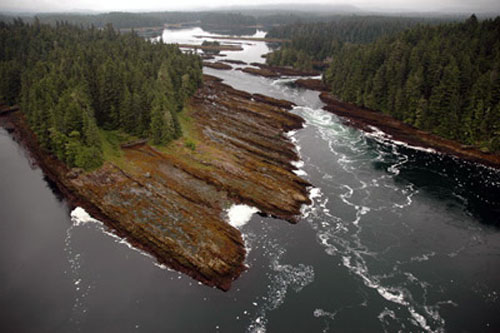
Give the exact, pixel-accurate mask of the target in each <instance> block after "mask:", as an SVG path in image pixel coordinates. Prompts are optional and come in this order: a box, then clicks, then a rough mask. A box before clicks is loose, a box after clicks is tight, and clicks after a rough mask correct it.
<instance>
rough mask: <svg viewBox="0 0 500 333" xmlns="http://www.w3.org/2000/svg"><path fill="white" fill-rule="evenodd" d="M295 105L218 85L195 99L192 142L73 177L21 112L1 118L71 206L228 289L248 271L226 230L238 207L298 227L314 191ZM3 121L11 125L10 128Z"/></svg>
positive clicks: (209, 81) (189, 124)
mask: <svg viewBox="0 0 500 333" xmlns="http://www.w3.org/2000/svg"><path fill="white" fill-rule="evenodd" d="M284 107H286V108H290V107H291V104H290V103H288V104H287V103H285V102H284V101H279V100H274V99H272V98H269V97H265V98H264V97H262V96H259V95H251V94H249V93H246V92H243V91H238V90H235V89H233V88H231V87H230V86H227V85H225V84H223V83H221V82H220V80H219V79H216V78H214V77H210V76H205V84H204V87H203V88H202V89H201V90H200V91H198V93H197V94H196V95H195V96H194V97H193V99H192V102H191V104H190V108H189V111H187V114H186V115H184V117H186V119H188V120H189V121H188V120H186V124H185V126H186V128H185V132H186V136H188V137H189V140H192V141H191V142H190V143H191V144H189V145H188V144H187V142H184V140H185V139H184V138H181V139H179V140H177V141H175V142H173V143H171V144H170V145H169V146H168V147H164V148H160V147H158V148H155V147H152V146H150V145H148V144H145V143H142V142H141V144H132V145H128V146H125V147H126V148H124V149H123V161H121V163H118V164H112V163H110V162H106V163H105V164H104V166H103V167H101V168H100V169H98V170H96V171H93V172H82V171H81V170H68V169H67V168H66V167H65V166H64V165H63V164H62V163H61V162H59V161H58V160H56V159H55V158H54V157H53V156H51V155H49V154H46V153H43V152H42V151H41V150H40V148H39V147H38V145H37V143H36V137H35V136H34V134H33V133H32V132H31V131H30V130H29V129H28V127H27V125H26V123H25V120H24V117H23V116H22V114H21V113H11V114H9V115H6V116H4V117H0V119H2V121H3V122H4V123H5V122H9V123H10V124H13V126H14V128H15V131H14V135H15V137H17V138H18V140H20V141H21V142H22V143H24V145H25V146H26V147H28V148H29V150H30V151H31V153H32V155H33V157H34V158H35V160H36V161H37V162H38V164H39V165H40V167H41V168H42V169H43V171H44V173H45V174H46V175H47V177H48V178H50V179H51V180H52V181H53V182H54V183H55V184H57V187H58V188H59V189H60V190H61V192H62V193H63V194H64V195H65V197H66V198H67V199H68V202H69V203H70V205H71V206H82V207H83V208H85V209H86V210H87V211H88V212H89V213H90V214H91V215H93V216H94V217H95V218H98V219H100V220H102V221H103V222H104V223H105V224H106V225H107V226H108V227H110V228H111V229H113V230H114V232H115V233H117V234H118V235H119V236H121V237H125V238H127V240H128V241H129V242H130V243H132V244H133V245H134V246H136V247H138V248H140V249H142V250H144V251H146V252H148V253H150V254H152V255H153V256H155V258H156V259H157V260H158V262H159V263H161V264H165V265H167V266H169V267H172V268H174V269H176V270H179V271H181V272H184V273H186V274H188V275H190V276H192V277H193V278H195V279H197V280H199V281H201V282H203V283H205V284H207V285H210V286H216V287H218V288H220V289H223V290H228V289H229V288H230V286H231V283H232V281H233V280H234V279H235V278H237V277H238V276H239V275H240V274H241V272H242V271H243V270H244V269H245V266H244V258H245V248H244V243H243V240H242V237H241V234H240V232H239V231H238V230H237V229H235V228H233V227H232V226H231V225H230V224H228V223H227V221H226V220H227V217H226V216H225V209H227V208H228V207H230V206H231V205H232V204H233V203H244V204H248V205H251V206H254V207H257V208H258V209H259V210H260V211H261V212H262V213H263V214H267V215H271V216H275V217H278V218H281V219H284V220H287V221H290V222H296V221H297V216H298V214H300V208H301V206H302V205H304V204H308V203H310V200H309V198H308V195H307V189H306V188H307V186H309V184H308V183H307V182H306V181H304V180H303V179H301V178H300V177H298V176H297V175H295V173H293V170H294V167H293V166H292V165H291V163H290V162H291V161H293V160H296V159H297V158H298V156H297V153H296V151H295V149H294V146H293V144H292V143H291V142H290V141H289V140H288V139H287V138H286V136H285V135H284V132H285V131H288V130H292V129H297V128H300V127H301V126H302V124H303V120H302V119H301V118H300V117H298V116H296V115H293V114H291V113H289V112H287V110H286V109H285V108H284ZM6 119H7V120H6Z"/></svg>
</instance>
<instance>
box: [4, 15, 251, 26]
mask: <svg viewBox="0 0 500 333" xmlns="http://www.w3.org/2000/svg"><path fill="white" fill-rule="evenodd" d="M36 18H37V20H38V22H40V23H42V24H51V25H56V24H57V23H58V22H67V23H70V24H73V25H78V26H82V27H85V28H90V27H91V26H94V27H96V28H105V27H106V26H107V25H109V24H111V25H112V26H113V27H114V28H115V29H133V28H143V27H158V26H163V25H164V24H166V23H168V24H178V23H189V22H191V23H195V22H198V23H199V24H200V25H201V26H214V25H216V26H219V27H223V26H254V25H256V24H257V22H256V19H255V17H254V16H250V15H243V14H240V13H229V12H228V13H226V12H150V13H127V12H110V13H103V14H93V15H91V14H57V13H48V14H37V16H36ZM14 19H15V17H9V16H0V21H3V22H6V23H9V22H12V21H13V20H14ZM23 20H25V21H27V22H29V23H33V22H34V20H35V17H23Z"/></svg>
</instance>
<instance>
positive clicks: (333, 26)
mask: <svg viewBox="0 0 500 333" xmlns="http://www.w3.org/2000/svg"><path fill="white" fill-rule="evenodd" d="M444 20H445V19H444V18H439V19H438V18H423V17H419V18H411V17H388V16H335V17H331V18H330V21H329V22H320V23H296V24H292V25H285V26H280V27H275V28H273V29H271V30H270V31H269V33H268V34H267V37H270V38H280V39H290V40H291V42H290V43H288V44H286V45H284V46H283V47H282V48H281V49H279V50H277V51H275V52H273V53H272V54H270V55H269V56H268V58H267V62H268V64H270V65H275V66H294V67H297V68H301V69H311V68H312V66H313V63H314V61H323V60H325V59H327V58H329V57H331V56H332V54H334V53H336V52H337V51H338V50H339V49H341V48H342V47H343V45H344V44H346V43H351V44H365V43H370V42H373V41H375V40H377V39H378V38H380V37H382V36H388V35H394V34H396V33H398V32H401V31H403V30H406V29H408V28H411V27H414V26H416V25H418V24H423V23H427V24H435V23H439V22H443V21H444Z"/></svg>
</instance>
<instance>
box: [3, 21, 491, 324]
mask: <svg viewBox="0 0 500 333" xmlns="http://www.w3.org/2000/svg"><path fill="white" fill-rule="evenodd" d="M195 35H209V33H207V32H204V31H202V30H201V29H199V28H194V29H188V30H176V31H165V32H164V34H163V36H162V38H163V40H164V41H167V42H169V41H173V42H177V43H186V42H189V43H195V42H196V43H201V42H202V41H203V40H200V39H197V38H195V37H194V36H195ZM258 35H259V36H261V35H262V32H258ZM242 43H244V51H242V52H225V54H227V56H226V57H225V58H227V59H237V60H243V61H246V62H254V61H260V62H262V61H263V59H262V58H261V55H262V54H264V53H267V52H268V51H269V48H268V46H267V45H266V44H265V43H262V42H253V41H252V42H247V41H242ZM235 67H237V66H235ZM205 72H206V73H208V74H212V75H216V76H218V77H221V78H223V79H224V81H225V82H226V83H228V84H230V85H232V86H234V87H235V88H237V89H242V90H246V91H249V92H259V93H263V94H266V95H269V96H273V97H277V98H284V99H287V100H291V101H293V102H295V103H296V104H297V105H299V106H298V107H296V108H295V109H294V110H293V112H294V113H296V114H299V115H300V116H302V117H303V118H304V119H306V124H307V125H306V127H305V128H304V129H302V130H299V131H296V132H293V133H289V135H290V137H291V138H292V140H293V141H295V143H296V144H297V149H299V152H300V155H301V158H302V163H298V164H297V166H298V167H299V169H300V171H298V172H299V173H300V174H301V175H303V177H305V178H306V179H308V180H309V181H310V182H311V183H312V184H314V188H311V197H312V198H313V202H314V203H313V205H311V206H310V207H305V208H304V210H303V216H302V219H301V221H300V222H299V223H298V224H297V225H290V224H288V223H286V222H284V221H280V220H275V219H271V218H263V217H260V216H258V215H254V216H253V217H252V219H251V221H250V222H249V223H248V224H246V225H245V226H243V227H242V229H241V230H242V232H243V234H244V236H245V241H246V243H247V246H248V248H249V254H248V258H247V264H248V265H249V267H250V268H249V270H248V271H247V272H245V273H244V274H243V275H242V276H241V277H240V278H239V279H238V280H237V281H236V282H235V283H234V286H233V288H232V290H230V291H229V292H227V293H224V292H221V291H219V290H216V289H213V288H208V287H205V286H202V285H199V284H198V283H197V282H196V281H194V280H192V279H190V278H188V277H186V276H184V275H182V274H179V273H177V272H174V271H170V270H167V269H164V268H162V267H158V266H157V265H155V262H154V260H153V259H152V258H150V257H149V256H147V255H144V254H142V253H140V252H138V251H136V250H135V249H132V248H130V247H129V246H128V245H127V244H126V243H124V242H121V241H120V240H119V239H117V238H115V237H113V236H112V235H110V234H109V233H107V232H106V230H105V229H104V228H103V227H102V225H101V224H100V223H99V222H98V221H92V220H90V221H84V220H81V219H75V218H73V219H72V218H71V215H70V214H71V212H70V211H69V210H68V207H67V206H66V203H65V202H64V201H63V200H62V199H61V197H60V195H58V193H57V191H55V190H54V189H53V188H52V187H51V185H50V184H49V183H48V182H47V181H46V180H45V179H44V177H43V174H42V173H41V171H40V170H39V169H37V168H36V167H32V166H31V164H30V162H29V159H28V158H27V156H26V154H25V152H24V151H23V150H22V149H21V148H20V147H19V146H18V145H17V143H15V142H14V141H13V140H12V139H11V137H10V136H9V135H8V133H7V132H5V131H4V130H3V129H0V165H1V168H0V221H1V224H0V228H1V229H0V230H1V233H0V235H1V237H2V241H1V242H0V260H1V261H0V267H1V268H0V269H1V271H0V308H1V311H0V324H1V327H2V331H5V332H78V331H80V332H93V331H96V332H165V331H171V332H181V331H187V332H192V331H202V332H264V331H267V332H282V331H286V332H301V331H307V332H384V331H385V332H396V331H403V332H444V331H449V332H457V331H464V332H465V331H468V332H498V331H500V315H499V314H500V221H499V220H500V173H499V172H498V171H494V170H491V169H488V168H485V167H481V166H479V165H474V164H470V163H466V162H461V161H458V160H455V159H453V158H450V157H445V156H442V155H439V154H429V153H426V152H422V151H419V150H415V149H411V148H408V147H404V146H397V145H393V144H390V143H387V142H383V140H382V139H380V138H379V137H376V136H368V135H366V134H364V133H363V132H360V131H358V130H355V129H352V128H349V127H346V126H344V125H343V124H342V123H341V121H340V120H339V119H338V118H337V117H336V116H334V115H332V114H329V113H327V112H324V111H322V110H321V106H322V103H321V101H320V100H319V98H318V94H317V93H315V92H311V91H305V90H299V89H296V88H294V87H293V86H292V85H291V79H287V78H285V79H278V80H270V79H265V78H260V77H255V76H251V75H247V74H245V73H242V72H240V71H235V70H232V71H218V70H213V69H206V70H205Z"/></svg>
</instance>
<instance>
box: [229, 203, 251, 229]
mask: <svg viewBox="0 0 500 333" xmlns="http://www.w3.org/2000/svg"><path fill="white" fill-rule="evenodd" d="M257 212H259V210H258V209H257V208H255V207H250V206H247V205H232V206H231V207H230V208H229V209H228V210H227V211H226V214H227V217H228V219H229V221H228V222H229V224H230V225H232V226H233V227H235V228H241V227H242V226H244V225H245V224H247V223H248V221H250V219H251V218H252V215H253V214H255V213H257Z"/></svg>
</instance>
